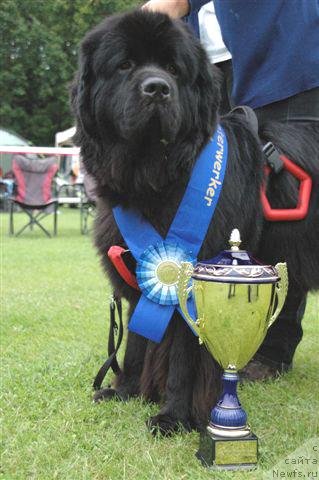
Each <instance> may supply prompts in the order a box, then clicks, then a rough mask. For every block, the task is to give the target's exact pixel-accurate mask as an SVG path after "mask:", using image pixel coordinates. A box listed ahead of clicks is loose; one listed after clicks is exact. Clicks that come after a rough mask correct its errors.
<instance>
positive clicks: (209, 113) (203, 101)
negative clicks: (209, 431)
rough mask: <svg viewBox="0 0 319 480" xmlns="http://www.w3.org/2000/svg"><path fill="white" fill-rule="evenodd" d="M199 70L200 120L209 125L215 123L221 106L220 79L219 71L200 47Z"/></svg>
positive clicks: (197, 81)
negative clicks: (205, 121)
mask: <svg viewBox="0 0 319 480" xmlns="http://www.w3.org/2000/svg"><path fill="white" fill-rule="evenodd" d="M197 58H198V61H199V69H198V76H197V80H196V84H197V86H198V90H199V92H201V95H200V105H199V108H200V112H201V115H200V118H201V119H202V121H204V119H206V120H207V122H208V124H211V122H215V120H216V114H217V111H218V108H219V104H220V97H221V96H220V84H221V81H220V77H219V75H218V70H217V68H216V67H214V65H212V64H211V63H210V61H209V60H208V57H207V54H206V52H205V51H204V49H203V48H202V46H200V48H199V51H198V57H197Z"/></svg>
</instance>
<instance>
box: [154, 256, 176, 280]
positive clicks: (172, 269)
mask: <svg viewBox="0 0 319 480" xmlns="http://www.w3.org/2000/svg"><path fill="white" fill-rule="evenodd" d="M178 272H179V265H178V264H177V263H176V262H174V261H172V260H165V261H164V262H161V263H160V264H159V265H158V266H157V269H156V276H157V278H158V280H159V281H160V282H161V283H162V284H163V285H175V284H176V283H177V280H178Z"/></svg>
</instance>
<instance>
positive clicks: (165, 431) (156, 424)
mask: <svg viewBox="0 0 319 480" xmlns="http://www.w3.org/2000/svg"><path fill="white" fill-rule="evenodd" d="M147 426H148V428H149V430H150V432H151V433H152V434H153V435H157V434H161V435H163V436H165V437H167V436H169V435H173V434H174V433H176V432H180V431H186V432H190V431H191V430H192V425H191V422H190V421H189V420H181V419H176V418H173V417H171V416H170V415H167V414H161V413H159V414H158V415H155V416H154V417H151V418H150V419H149V420H148V422H147Z"/></svg>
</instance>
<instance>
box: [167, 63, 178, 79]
mask: <svg viewBox="0 0 319 480" xmlns="http://www.w3.org/2000/svg"><path fill="white" fill-rule="evenodd" d="M166 69H167V71H168V72H169V73H171V74H172V75H174V76H175V77H176V76H177V74H178V71H177V67H176V66H175V65H174V64H173V63H169V64H168V65H167V67H166Z"/></svg>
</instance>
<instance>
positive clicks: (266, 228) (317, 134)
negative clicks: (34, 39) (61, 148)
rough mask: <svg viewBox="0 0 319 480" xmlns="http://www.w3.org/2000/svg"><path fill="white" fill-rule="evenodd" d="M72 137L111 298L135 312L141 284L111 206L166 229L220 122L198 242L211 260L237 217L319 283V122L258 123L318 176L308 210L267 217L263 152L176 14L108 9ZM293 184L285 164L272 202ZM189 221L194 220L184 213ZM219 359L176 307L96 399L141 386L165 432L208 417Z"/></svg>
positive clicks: (299, 279)
mask: <svg viewBox="0 0 319 480" xmlns="http://www.w3.org/2000/svg"><path fill="white" fill-rule="evenodd" d="M152 77H157V78H160V79H161V80H162V81H163V82H164V84H165V85H168V87H169V90H170V95H169V96H168V97H167V96H165V98H164V96H163V95H161V94H159V95H155V96H149V95H145V91H143V85H145V83H143V82H145V81H146V82H147V81H148V79H149V78H152ZM72 100H73V109H74V112H75V115H76V119H77V133H76V140H77V143H78V144H79V145H80V146H81V153H82V156H83V161H84V164H85V167H86V170H87V171H88V172H89V173H90V174H91V175H93V177H94V178H95V180H96V184H97V193H98V196H99V200H98V216H97V220H96V224H95V243H96V246H97V248H98V251H99V253H100V255H101V260H102V264H103V267H104V269H105V271H106V272H107V274H108V276H109V277H110V279H111V282H112V285H113V287H114V289H115V291H116V293H117V295H118V296H120V297H124V298H126V299H127V300H128V301H129V304H130V311H132V310H133V309H134V307H135V305H136V303H137V301H138V299H139V293H138V292H137V291H135V290H134V289H132V288H131V287H129V286H128V285H127V284H125V282H124V281H123V280H122V279H121V278H120V276H119V275H118V273H117V272H116V271H115V269H114V267H113V265H112V264H111V263H110V261H109V260H108V257H107V255H106V253H107V251H108V249H109V247H110V246H112V245H125V242H124V240H123V238H122V237H121V234H120V232H119V230H118V228H117V226H116V224H115V222H114V218H113V215H112V209H111V208H112V206H114V205H115V204H117V203H120V204H121V205H123V206H130V207H135V208H137V209H139V210H140V211H141V212H142V213H143V215H144V216H145V217H146V218H147V219H148V220H149V222H150V223H151V224H152V225H153V226H154V227H155V228H156V230H157V231H158V232H159V233H160V234H161V235H162V236H163V237H165V234H166V232H167V230H168V228H169V226H170V223H171V221H172V219H173V217H174V215H175V212H176V209H177V206H178V204H179V202H180V200H181V197H182V195H183V192H184V189H185V186H186V184H187V181H188V179H189V176H190V172H191V169H192V167H193V165H194V163H195V160H196V157H197V155H198V153H199V152H200V150H201V149H202V147H203V146H204V145H205V144H206V143H207V141H208V139H209V137H210V136H211V135H212V133H213V132H214V130H215V128H216V124H217V121H221V123H222V125H223V127H224V129H225V131H226V133H227V137H228V142H229V160H228V167H227V173H226V178H225V182H224V187H223V191H222V193H221V196H220V200H219V204H218V207H217V209H216V213H215V216H214V218H213V221H212V223H211V225H210V228H209V231H208V234H207V236H206V238H205V241H204V243H203V246H202V248H201V251H200V255H199V258H200V259H207V258H211V257H212V256H214V255H215V254H216V253H217V252H219V251H220V250H222V249H224V248H225V247H226V246H227V240H228V238H229V235H230V232H231V230H232V229H233V228H234V227H237V228H239V230H240V232H241V235H242V239H243V242H242V246H243V247H244V248H246V249H248V250H250V251H252V252H254V253H258V254H259V256H260V257H261V259H262V260H264V261H266V262H271V263H275V262H277V261H280V260H286V261H287V262H288V266H289V275H290V281H291V282H293V283H296V284H297V285H298V288H300V289H302V290H304V291H308V290H309V289H313V288H316V287H318V286H319V258H318V238H319V212H318V177H319V161H318V138H319V129H318V126H314V125H312V126H310V127H307V126H303V127H302V128H301V127H300V128H296V127H293V126H288V125H271V126H265V128H264V129H263V130H261V131H260V136H261V138H262V139H263V140H264V141H265V142H266V141H269V140H271V141H273V142H274V144H275V145H276V146H277V147H278V148H279V149H280V150H281V151H283V152H285V153H287V154H288V155H289V157H290V158H291V159H293V160H295V161H296V163H298V164H299V165H301V166H302V167H303V168H305V170H307V171H309V172H311V174H312V175H313V178H314V182H315V188H314V191H313V195H312V206H311V211H310V213H309V216H308V217H307V219H305V220H303V221H299V222H291V223H290V222H287V223H276V224H267V223H265V222H264V220H263V215H262V210H261V205H260V201H259V195H260V188H261V184H262V181H263V174H262V172H263V163H264V158H263V155H262V152H261V146H260V141H259V139H258V138H257V136H256V135H255V133H254V132H253V131H252V129H251V128H250V126H249V125H248V124H247V123H245V120H244V119H243V118H242V117H241V116H240V115H238V114H237V115H235V114H231V115H228V116H225V117H224V118H222V119H221V120H219V119H218V116H217V110H218V104H219V89H218V78H217V74H216V72H215V71H214V69H213V68H212V67H211V65H210V64H209V62H208V60H207V58H206V54H205V52H204V51H203V49H202V48H201V46H200V44H199V42H198V41H197V40H196V39H195V38H194V37H193V35H192V34H191V33H190V32H189V30H188V29H187V28H186V27H185V26H184V24H183V23H182V22H180V21H176V22H175V21H174V22H173V21H171V20H170V19H169V18H168V17H167V16H166V15H162V14H154V13H150V12H142V11H134V12H131V13H128V14H124V15H118V16H113V17H110V18H107V19H106V20H105V21H104V22H103V23H102V24H100V25H99V26H98V27H96V28H95V29H94V30H93V31H91V32H90V33H89V34H88V35H87V36H86V37H85V39H84V41H83V43H82V46H81V54H80V65H79V72H78V76H77V78H76V81H75V84H74V86H73V93H72ZM296 187H297V185H296V183H295V182H294V181H293V179H291V178H289V175H287V174H286V173H281V174H279V175H278V176H277V177H276V178H274V180H273V181H272V182H271V187H269V189H268V190H269V194H270V196H271V201H272V203H273V205H274V206H280V207H283V206H285V207H290V206H293V205H294V204H295V202H296V195H297V193H296V192H297V188H296ZM189 221H190V222H192V219H189ZM219 375H220V372H219V368H218V366H216V365H215V363H214V361H213V360H212V358H211V356H210V355H209V354H208V353H207V352H206V350H205V348H203V347H200V346H199V345H198V340H197V339H196V338H195V336H194V335H193V334H192V333H191V331H190V329H189V328H188V327H187V326H186V324H185V322H184V321H183V320H182V319H181V318H180V316H179V315H178V314H175V315H174V317H173V319H172V321H171V323H170V325H169V328H168V330H167V332H166V334H165V337H164V339H163V341H162V342H161V343H160V344H159V345H157V344H154V343H152V342H150V341H147V340H146V339H144V338H142V337H140V336H138V335H136V334H133V333H129V334H128V341H127V347H126V353H125V359H124V366H123V373H122V374H121V375H120V376H119V377H118V378H117V379H116V383H115V386H114V389H112V388H110V389H105V390H103V391H101V392H100V393H99V394H98V395H97V397H96V398H97V399H101V398H106V399H107V398H111V397H113V396H114V395H117V396H118V397H120V398H122V399H126V398H129V397H130V396H134V395H142V396H143V397H145V398H146V399H150V400H154V401H158V400H162V401H163V402H164V403H163V406H162V408H161V410H160V412H159V414H158V415H157V416H155V417H153V418H151V419H150V426H151V427H154V428H158V429H160V430H161V431H162V432H163V433H170V432H172V431H174V430H176V428H178V425H179V424H182V425H183V426H184V427H185V428H187V429H189V428H192V427H194V426H200V425H204V424H205V423H206V422H207V416H208V413H209V409H210V407H211V406H212V404H213V403H214V401H215V400H216V395H217V394H218V389H219Z"/></svg>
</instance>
